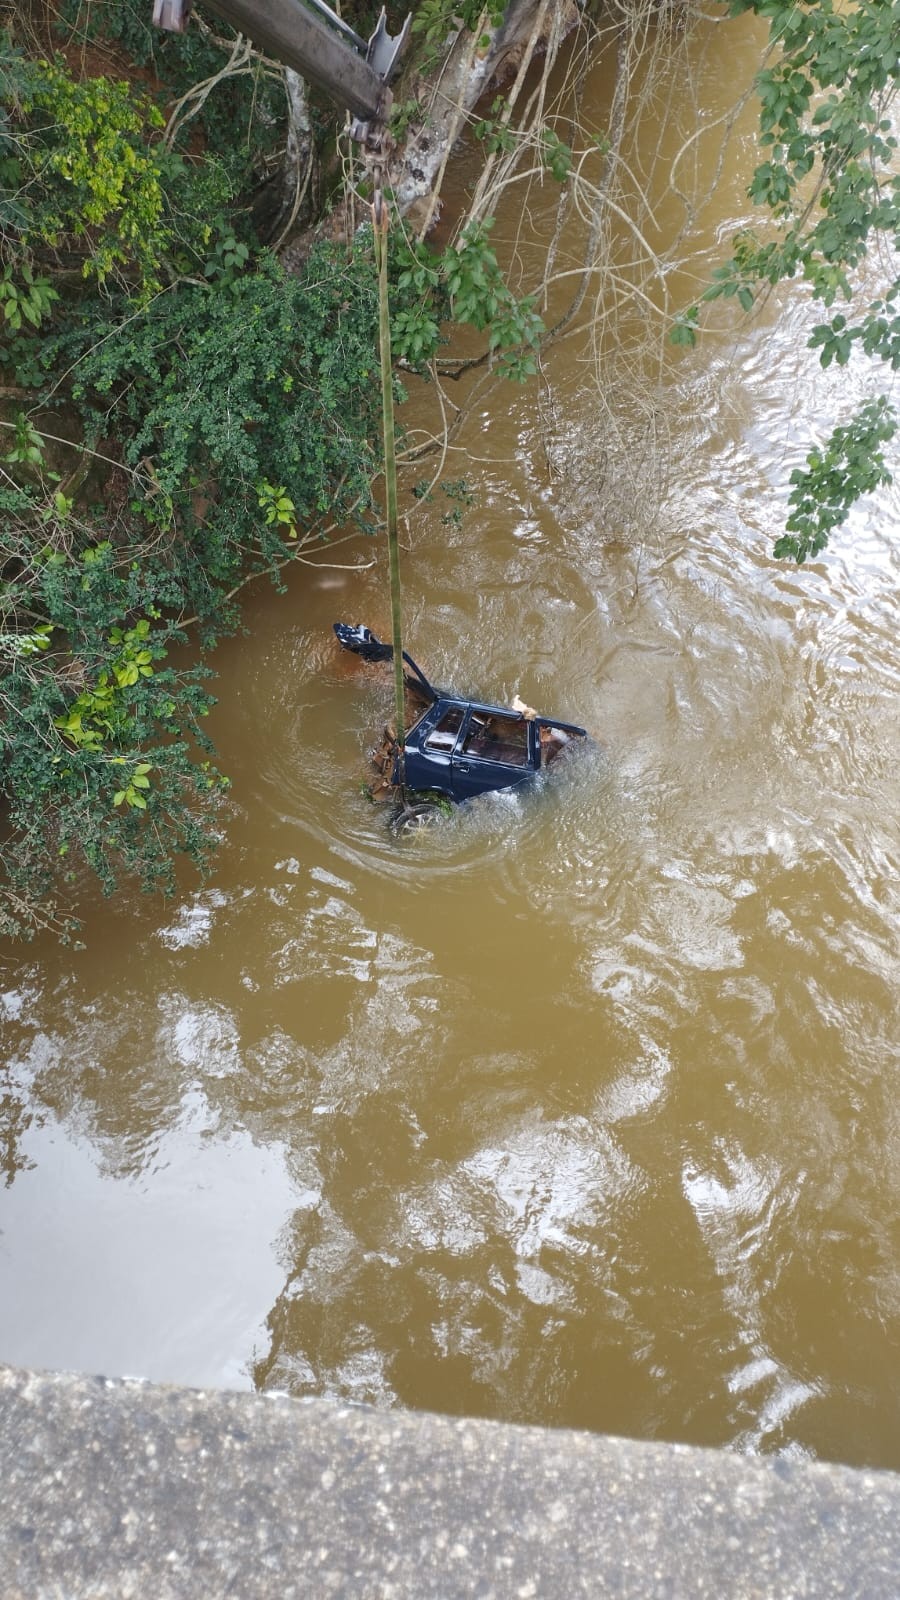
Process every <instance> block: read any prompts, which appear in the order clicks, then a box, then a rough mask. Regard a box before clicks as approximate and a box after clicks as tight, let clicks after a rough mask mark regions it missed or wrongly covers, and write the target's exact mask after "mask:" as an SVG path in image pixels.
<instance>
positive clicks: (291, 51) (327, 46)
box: [203, 0, 391, 122]
mask: <svg viewBox="0 0 900 1600" xmlns="http://www.w3.org/2000/svg"><path fill="white" fill-rule="evenodd" d="M203 3H204V8H205V9H206V10H208V11H213V12H215V13H216V15H217V16H220V17H224V18H225V21H226V22H230V23H231V25H232V27H233V28H237V29H238V30H239V31H240V32H241V33H245V34H246V35H247V37H248V39H252V41H253V43H254V44H255V45H257V46H258V47H259V49H261V50H264V51H265V53H266V54H267V55H270V56H274V57H275V59H276V60H278V61H283V62H284V64H285V66H288V67H293V68H294V71H295V72H299V74H300V76H301V77H302V78H305V79H306V81H307V83H313V84H315V85H316V86H317V88H319V89H324V90H325V91H326V93H327V94H330V95H331V96H332V97H333V98H334V99H335V100H337V101H339V102H340V104H341V105H345V106H346V107H347V109H348V110H349V111H351V112H352V113H353V115H354V116H356V117H360V118H361V119H362V120H363V121H365V122H384V121H385V119H386V117H387V113H388V109H389V107H390V103H391V92H390V90H389V89H388V87H387V84H386V83H384V82H383V80H382V79H381V78H380V77H379V76H378V73H377V72H375V71H374V70H373V68H372V67H370V66H369V63H368V62H367V61H366V60H364V58H363V57H362V56H361V55H357V54H356V53H355V51H354V50H353V49H352V48H351V47H350V46H349V45H348V44H347V42H346V41H345V40H344V39H343V38H342V37H341V35H340V34H339V33H337V32H335V30H334V29H333V28H330V27H329V26H328V25H327V23H325V22H320V20H319V18H318V17H317V16H315V15H314V14H313V12H311V11H308V10H307V8H306V7H305V6H304V5H303V4H302V0H266V3H265V5H264V6H263V5H262V4H260V0H203Z"/></svg>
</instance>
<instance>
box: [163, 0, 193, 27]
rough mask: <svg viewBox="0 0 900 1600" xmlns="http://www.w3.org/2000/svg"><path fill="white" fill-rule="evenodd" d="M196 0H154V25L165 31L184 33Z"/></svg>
mask: <svg viewBox="0 0 900 1600" xmlns="http://www.w3.org/2000/svg"><path fill="white" fill-rule="evenodd" d="M193 4H194V0H153V26H154V28H162V29H163V31H164V32H165V33H184V30H185V28H186V27H187V24H188V17H189V16H190V14H191V9H192V7H193Z"/></svg>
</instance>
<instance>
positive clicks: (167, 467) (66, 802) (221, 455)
mask: <svg viewBox="0 0 900 1600" xmlns="http://www.w3.org/2000/svg"><path fill="white" fill-rule="evenodd" d="M0 72H2V82H0V163H3V164H4V165H3V174H4V176H5V178H7V179H8V178H9V177H10V175H12V178H13V181H14V183H15V185H16V188H15V192H14V197H13V198H14V204H13V203H6V202H7V197H6V196H4V197H3V203H0V307H2V308H3V315H2V317H0V328H2V329H4V330H5V332H6V335H7V336H6V338H5V341H4V343H3V344H2V345H0V362H2V365H3V368H4V378H6V376H7V375H8V377H9V379H11V381H12V382H13V383H15V384H16V385H17V386H19V387H21V388H25V389H26V390H30V391H31V394H32V401H31V403H25V404H23V405H22V406H21V409H20V410H19V411H18V412H17V413H16V414H15V415H14V416H13V417H12V418H9V417H4V418H2V419H0V789H2V794H3V797H4V802H5V807H6V816H7V824H8V831H7V835H6V841H5V843H3V844H2V846H0V933H2V934H12V935H27V934H29V933H30V932H33V931H34V930H35V929H36V928H39V927H42V926H47V925H50V926H57V927H58V928H62V930H63V931H65V930H67V929H69V928H70V926H71V911H72V907H71V905H70V904H69V903H68V902H69V896H70V895H72V894H74V892H75V888H76V886H77V885H78V884H79V883H80V882H81V880H82V878H83V870H84V867H85V866H87V867H88V868H89V869H90V870H92V871H93V872H94V873H96V875H97V876H98V877H99V880H100V882H101V884H102V886H103V888H104V889H106V890H111V889H112V888H113V887H114V886H115V884H116V883H117V881H119V879H120V877H121V875H122V874H123V873H124V874H136V875H137V876H138V877H139V878H140V880H141V881H142V882H143V883H144V884H145V885H147V886H148V887H163V888H165V887H166V886H167V885H169V884H171V882H172V875H173V860H174V858H175V856H176V855H177V854H179V853H182V852H184V853H186V854H187V855H188V856H189V857H190V858H191V859H192V860H193V861H194V862H196V863H197V864H198V865H199V866H201V867H203V866H204V864H205V863H206V861H207V859H208V857H209V854H210V851H211V849H212V847H213V845H214V843H215V837H216V812H215V799H216V796H217V794H218V793H219V792H220V791H221V789H222V787H223V785H224V780H222V779H221V778H220V776H219V774H218V773H217V772H216V770H215V767H214V766H211V765H210V763H209V760H208V759H207V758H208V755H209V753H210V752H209V744H208V740H206V738H205V736H204V733H203V722H204V719H205V716H206V714H207V711H208V709H209V706H210V704H211V700H210V696H209V694H208V692H207V689H206V680H207V678H208V676H209V672H208V669H207V668H206V667H205V666H203V665H202V663H198V662H197V661H196V660H194V661H191V660H187V661H185V651H184V648H183V646H184V644H185V643H186V633H185V626H186V624H187V623H188V622H191V623H196V624H198V625H199V628H200V633H201V638H202V640H203V641H205V642H207V643H211V642H213V641H214V640H215V638H216V637H217V636H218V635H220V634H221V633H222V631H223V630H225V629H227V628H229V627H232V626H234V624H235V621H236V618H237V612H236V601H235V593H236V591H237V590H238V589H239V588H240V586H241V584H242V583H243V582H244V581H245V580H246V579H247V577H248V576H249V575H250V574H252V573H253V572H257V571H258V572H263V571H268V572H270V573H272V575H273V576H274V577H276V578H277V577H278V573H279V571H280V568H281V567H282V566H283V565H284V563H285V562H286V561H287V560H289V559H291V558H292V556H293V554H294V552H295V550H296V548H297V546H298V545H299V543H300V533H301V531H302V533H303V535H304V538H306V537H308V536H309V535H310V533H311V532H315V530H316V529H317V528H318V529H319V530H321V532H322V533H323V536H324V529H325V526H326V524H327V523H328V522H330V521H331V520H332V519H333V520H334V521H335V522H340V521H342V520H346V519H347V518H349V517H351V516H353V515H355V516H357V518H358V519H359V520H360V522H361V523H363V524H365V521H366V515H367V507H368V506H369V504H370V492H369V485H370V482H371V478H372V476H373V474H374V470H375V466H376V459H375V455H374V451H373V449H372V446H371V445H370V442H369V441H370V439H371V438H373V437H377V416H378V406H379V397H378V389H377V384H376V383H375V382H374V381H373V379H374V377H375V373H376V370H377V361H376V356H375V299H374V283H373V279H372V269H371V260H370V259H369V258H368V257H367V256H366V255H365V253H360V254H358V255H353V256H351V257H350V258H348V257H347V255H346V253H345V252H343V253H341V252H336V251H334V250H332V249H330V248H324V247H323V248H322V249H320V250H318V251H317V252H315V253H314V254H313V256H312V257H311V258H310V261H309V263H308V265H307V268H306V269H305V272H304V274H303V275H302V276H297V277H291V278H288V277H286V276H285V274H284V273H283V272H282V270H281V268H280V267H279V266H278V265H277V263H276V262H275V261H274V260H273V259H272V258H270V257H267V256H265V255H264V254H260V253H258V246H257V247H256V251H255V250H254V241H253V240H252V237H248V236H247V235H246V231H245V230H246V223H245V221H244V220H242V219H241V218H239V217H237V216H233V217H229V216H228V215H227V214H226V213H225V211H224V204H225V202H226V201H227V196H228V192H229V190H228V185H227V182H226V181H225V179H224V178H223V175H222V168H221V166H219V165H218V164H216V163H211V162H210V161H208V160H206V159H203V158H201V159H197V160H191V161H187V160H185V159H183V158H182V157H180V156H172V155H171V154H168V153H166V152H165V151H163V150H162V148H161V147H160V146H159V145H155V144H153V143H152V138H153V136H154V133H155V130H156V129H157V128H158V126H159V117H158V115H157V113H156V112H155V111H154V110H153V108H152V107H151V106H150V105H149V103H148V102H147V101H145V100H143V99H141V97H139V96H136V95H133V94H132V93H131V92H130V91H128V90H127V89H126V88H125V87H124V86H123V85H117V84H112V85H111V84H108V83H107V82H106V81H105V80H102V79H95V80H91V81H89V82H87V83H85V84H77V83H75V82H74V81H73V80H71V79H69V78H68V75H67V74H66V73H65V71H64V69H63V68H62V66H61V65H59V64H57V63H54V64H52V65H49V66H48V65H47V64H46V63H36V62H31V61H26V60H25V59H24V58H23V57H22V56H21V55H20V54H18V53H17V52H16V51H13V50H12V49H11V48H10V47H9V44H8V41H6V42H4V43H3V44H2V45H0ZM129 152H130V154H129ZM73 263H74V264H75V265H76V266H77V267H79V268H80V269H81V270H80V271H79V277H80V279H81V285H80V288H79V291H78V293H77V294H75V295H73V294H72V293H71V290H70V292H69V293H68V294H66V295H63V294H62V293H61V288H60V278H59V276H58V273H59V271H60V268H62V269H63V271H66V272H67V273H68V275H69V278H70V280H71V276H72V274H71V266H72V264H73ZM163 284H165V285H166V287H165V288H164V289H163V288H162V285H163ZM48 407H51V408H56V409H59V410H60V411H61V412H63V413H64V416H65V425H64V426H55V427H54V426H53V425H52V424H51V423H49V422H48V423H47V424H46V426H47V427H48V429H49V430H50V431H51V432H52V433H54V434H56V435H59V434H62V435H64V436H65V437H67V438H73V439H74V440H76V441H77V440H78V439H79V438H80V439H81V440H82V441H83V442H82V443H80V444H79V443H77V442H75V443H73V444H71V445H65V444H63V443H62V442H61V441H60V442H58V443H55V444H54V443H51V442H50V441H48V439H47V438H46V437H45V436H44V435H43V433H42V426H44V424H43V420H42V419H43V418H44V416H46V415H47V414H48ZM111 417H114V418H115V438H114V440H113V441H110V439H109V433H110V418H111ZM61 420H62V419H61ZM101 441H102V443H101ZM98 447H99V454H95V453H94V452H95V451H96V450H98ZM116 461H118V462H120V463H121V465H120V466H118V467H117V466H115V465H114V462H116ZM173 644H177V645H178V646H179V650H178V654H177V657H176V658H173V654H172V645H173ZM176 660H177V662H178V663H179V664H178V665H176V664H175V661H176ZM201 757H203V759H201Z"/></svg>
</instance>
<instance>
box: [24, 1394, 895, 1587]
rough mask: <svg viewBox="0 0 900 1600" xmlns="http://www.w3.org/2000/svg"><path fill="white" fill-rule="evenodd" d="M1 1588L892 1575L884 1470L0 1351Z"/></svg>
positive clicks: (709, 1583) (755, 1581) (735, 1580)
mask: <svg viewBox="0 0 900 1600" xmlns="http://www.w3.org/2000/svg"><path fill="white" fill-rule="evenodd" d="M0 1483H2V1488H0V1573H2V1574H3V1576H2V1578H0V1594H2V1596H3V1597H4V1600H20V1597H21V1600H36V1597H38V1596H50V1595H53V1596H58V1595H59V1596H61V1595H65V1597H66V1600H88V1597H90V1600H127V1597H129V1596H135V1597H146V1596H151V1595H152V1596H153V1597H154V1600H181V1597H185V1600H187V1597H190V1600H197V1597H198V1596H201V1595H203V1596H218V1595H225V1594H233V1595H239V1596H240V1597H241V1600H269V1597H275V1596H277V1597H278V1600H292V1597H300V1596H325V1595H348V1596H349V1595H352V1596H353V1597H354V1600H364V1597H376V1596H377V1597H380V1600H388V1597H396V1600H401V1597H406V1596H410V1597H412V1596H415V1597H416V1600H428V1597H431V1596H433V1597H438V1596H439V1597H440V1600H454V1597H456V1596H459V1597H462V1596H476V1595H477V1596H479V1597H480V1600H489V1597H491V1596H496V1597H497V1600H501V1597H506V1596H510V1597H512V1596H517V1597H522V1600H524V1597H527V1596H540V1597H547V1600H554V1597H556V1596H561V1595H565V1596H567V1600H568V1597H571V1596H575V1595H590V1596H593V1597H597V1596H601V1595H604V1594H615V1595H616V1596H621V1597H625V1600H629V1597H634V1600H654V1597H660V1600H661V1597H662V1596H666V1597H670V1600H671V1597H677V1596H691V1597H692V1600H697V1597H702V1596H705V1595H710V1596H712V1595H715V1596H722V1595H728V1596H729V1597H730V1600H740V1597H742V1596H747V1597H750V1596H754V1597H763V1596H772V1597H773V1600H774V1597H776V1596H777V1597H778V1600H789V1597H791V1596H801V1595H815V1596H816V1597H817V1600H831V1597H838V1596H847V1597H848V1600H849V1597H858V1596H860V1595H865V1596H866V1597H867V1600H880V1597H881V1596H884V1597H885V1600H887V1597H888V1596H890V1597H893V1596H895V1595H896V1594H897V1592H898V1589H900V1477H895V1476H893V1475H891V1474H887V1473H875V1472H871V1473H870V1472H859V1471H853V1470H851V1469H849V1468H845V1467H838V1466H828V1465H822V1464H810V1463H807V1462H804V1461H789V1460H786V1459H784V1458H775V1459H772V1458H769V1459H765V1460H762V1459H758V1458H756V1459H754V1458H747V1457H741V1456H738V1455H733V1454H730V1453H728V1452H725V1451H713V1450H698V1449H693V1448H689V1447H687V1446H682V1445H666V1444H647V1443H637V1442H634V1441H630V1440H624V1439H613V1438H607V1437H603V1436H601V1435H596V1434H587V1433H574V1432H568V1431H562V1430H560V1431H552V1430H544V1429H538V1428H517V1427H509V1426H506V1425H504V1424H499V1423H493V1422H483V1421H474V1420H471V1419H468V1418H465V1419H453V1418H447V1417H441V1416H433V1415H426V1414H422V1413H411V1412H402V1411H379V1410H374V1409H371V1408H368V1407H361V1406H360V1407H348V1406H342V1405H335V1404H332V1403H330V1402H328V1401H323V1400H307V1401H292V1400H290V1399H287V1398H282V1397H277V1396H262V1395H257V1394H247V1393H228V1392H221V1391H217V1392H204V1391H200V1390H184V1389H174V1388H165V1387H159V1386H155V1385H151V1384H144V1383H138V1382H128V1381H125V1382H122V1381H119V1380H106V1379H102V1378H89V1377H75V1376H68V1375H65V1374H56V1373H31V1372H23V1371H19V1370H15V1369H12V1368H7V1369H2V1370H0Z"/></svg>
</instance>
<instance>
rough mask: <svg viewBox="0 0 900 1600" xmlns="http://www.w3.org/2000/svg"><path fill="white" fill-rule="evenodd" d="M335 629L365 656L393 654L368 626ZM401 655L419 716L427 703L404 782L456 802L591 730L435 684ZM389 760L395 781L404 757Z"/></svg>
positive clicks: (499, 783)
mask: <svg viewBox="0 0 900 1600" xmlns="http://www.w3.org/2000/svg"><path fill="white" fill-rule="evenodd" d="M334 631H335V633H336V635H337V637H338V640H339V641H340V643H341V644H342V645H343V647H344V649H345V650H351V651H352V652H353V654H354V655H358V656H362V658H363V660H365V661H390V660H391V659H392V657H393V654H394V651H393V646H392V645H389V644H383V643H382V642H381V640H380V639H376V637H375V635H374V634H373V633H372V632H371V631H370V629H368V628H366V627H363V626H358V627H355V628H353V627H350V625H349V624H348V623H346V622H336V623H335V624H334ZM403 660H404V662H405V663H406V666H407V667H408V668H409V671H408V672H407V673H406V675H405V682H406V687H407V690H408V693H409V697H410V700H411V701H412V704H413V707H414V715H415V711H418V710H419V708H420V707H421V706H423V705H424V709H423V710H422V711H421V714H420V715H419V716H418V718H417V720H414V721H413V725H412V726H411V727H410V729H409V731H408V733H407V734H406V739H405V743H404V752H403V756H404V769H405V780H406V787H407V789H412V790H417V791H423V792H424V791H428V792H432V793H436V794H440V795H444V796H446V798H447V799H449V800H454V801H457V802H460V801H463V800H470V799H472V798H473V797H474V796H475V795H479V794H489V793H491V792H492V791H493V790H497V789H511V788H513V787H514V786H515V785H517V784H520V783H527V782H528V781H530V780H531V779H532V778H534V777H535V776H536V775H537V773H538V772H540V771H541V770H542V769H543V768H544V767H546V766H548V765H549V764H550V763H551V762H552V761H554V760H555V759H556V757H557V756H558V755H559V754H560V752H561V751H563V750H564V749H566V748H567V747H568V746H569V745H570V744H571V742H572V741H573V740H577V739H585V738H586V737H587V733H586V730H585V729H584V728H579V727H577V726H576V725H575V724H574V723H571V722H560V721H559V720H558V719H557V718H555V717H539V716H537V714H536V713H535V712H533V711H531V710H529V708H528V707H521V708H517V707H515V706H494V705H490V704H488V703H487V702H484V701H480V700H463V699H461V698H460V697H459V696H458V695H454V694H449V693H445V692H444V691H442V690H439V689H435V688H434V686H433V685H432V684H430V683H429V681H428V679H427V678H426V676H425V674H424V672H422V670H421V668H420V667H418V666H417V665H416V663H415V661H413V659H412V657H411V656H409V655H407V654H406V651H405V650H404V652H403ZM376 762H377V756H376ZM390 766H391V769H392V770H390V772H389V773H388V774H387V777H388V782H389V784H396V783H397V782H398V780H399V770H398V768H399V763H397V761H396V756H395V755H392V756H391V761H390ZM380 770H381V771H384V768H383V767H381V768H380Z"/></svg>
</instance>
